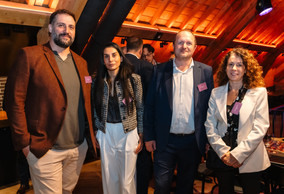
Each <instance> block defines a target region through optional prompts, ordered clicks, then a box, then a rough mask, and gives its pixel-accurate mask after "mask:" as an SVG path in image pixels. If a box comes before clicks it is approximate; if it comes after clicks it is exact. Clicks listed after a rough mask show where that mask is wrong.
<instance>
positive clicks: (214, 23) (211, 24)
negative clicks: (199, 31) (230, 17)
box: [204, 2, 231, 34]
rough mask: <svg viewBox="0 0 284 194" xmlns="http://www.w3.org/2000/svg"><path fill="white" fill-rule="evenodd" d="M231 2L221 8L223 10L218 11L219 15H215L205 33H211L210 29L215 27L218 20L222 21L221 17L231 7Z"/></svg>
mask: <svg viewBox="0 0 284 194" xmlns="http://www.w3.org/2000/svg"><path fill="white" fill-rule="evenodd" d="M230 6H231V4H229V3H228V2H226V3H225V4H224V6H223V7H222V8H221V10H220V11H219V12H218V14H217V16H216V17H214V19H213V20H212V21H211V22H210V23H209V25H208V26H206V28H205V29H204V33H206V34H211V33H210V31H212V29H214V28H215V26H216V25H217V23H218V22H220V19H221V18H223V17H224V15H226V13H227V11H228V9H229V8H230Z"/></svg>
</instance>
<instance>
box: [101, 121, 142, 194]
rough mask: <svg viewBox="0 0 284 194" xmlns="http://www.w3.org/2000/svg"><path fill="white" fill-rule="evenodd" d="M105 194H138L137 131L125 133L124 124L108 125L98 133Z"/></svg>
mask: <svg viewBox="0 0 284 194" xmlns="http://www.w3.org/2000/svg"><path fill="white" fill-rule="evenodd" d="M97 140H98V142H99V144H100V151H101V152H100V153H101V167H102V182H103V191H104V194H136V180H135V172H136V160H137V154H135V153H134V151H135V149H136V148H137V146H138V141H139V136H138V133H137V129H135V130H132V131H130V132H128V133H124V131H123V126H122V123H115V124H113V123H107V124H106V133H103V132H101V131H100V130H99V131H98V132H97Z"/></svg>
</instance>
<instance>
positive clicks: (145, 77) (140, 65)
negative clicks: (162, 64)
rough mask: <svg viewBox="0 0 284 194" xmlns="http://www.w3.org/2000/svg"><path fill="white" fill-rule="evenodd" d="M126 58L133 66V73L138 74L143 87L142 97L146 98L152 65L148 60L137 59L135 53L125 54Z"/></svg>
mask: <svg viewBox="0 0 284 194" xmlns="http://www.w3.org/2000/svg"><path fill="white" fill-rule="evenodd" d="M125 56H126V58H127V59H128V60H129V61H130V63H131V64H132V65H133V67H134V73H136V74H138V75H140V77H141V82H142V87H143V99H145V98H146V95H147V90H148V86H149V84H150V82H151V78H152V71H153V65H152V64H151V63H149V62H148V61H145V60H142V59H138V58H137V57H136V56H135V55H132V54H126V55H125Z"/></svg>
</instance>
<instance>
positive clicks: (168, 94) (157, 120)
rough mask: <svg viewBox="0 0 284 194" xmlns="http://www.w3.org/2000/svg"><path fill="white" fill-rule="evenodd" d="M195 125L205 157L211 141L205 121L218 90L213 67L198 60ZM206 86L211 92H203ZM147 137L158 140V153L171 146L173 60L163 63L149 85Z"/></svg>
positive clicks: (145, 134) (194, 70)
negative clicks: (213, 93) (215, 84)
mask: <svg viewBox="0 0 284 194" xmlns="http://www.w3.org/2000/svg"><path fill="white" fill-rule="evenodd" d="M193 79H194V83H193V84H194V122H195V136H196V141H197V144H198V147H199V150H200V152H201V154H204V152H205V144H206V142H207V137H206V131H205V127H204V122H205V120H206V114H207V109H208V100H209V98H210V94H211V90H212V89H213V87H214V83H213V75H212V68H211V67H210V66H208V65H205V64H203V63H200V62H197V61H194V66H193ZM204 82H205V83H206V85H207V89H206V90H203V91H201V92H199V89H198V85H199V84H201V83H204ZM144 110H145V119H144V138H145V141H151V140H155V141H156V146H157V151H163V150H164V149H165V148H166V145H167V143H168V137H169V133H170V127H171V121H172V111H173V61H169V62H167V63H163V64H159V65H158V67H157V70H156V72H155V75H154V76H153V79H152V82H151V84H150V86H149V90H148V94H147V98H146V101H145V108H144Z"/></svg>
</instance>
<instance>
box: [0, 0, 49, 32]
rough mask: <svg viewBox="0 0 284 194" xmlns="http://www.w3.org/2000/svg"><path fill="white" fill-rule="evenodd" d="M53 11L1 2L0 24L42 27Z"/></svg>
mask: <svg viewBox="0 0 284 194" xmlns="http://www.w3.org/2000/svg"><path fill="white" fill-rule="evenodd" d="M53 11H54V9H49V8H45V7H39V6H32V5H27V4H21V3H14V2H9V1H0V23H5V24H15V25H26V26H38V27H42V26H44V25H46V22H47V21H48V18H49V15H50V14H51V13H52V12H53Z"/></svg>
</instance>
